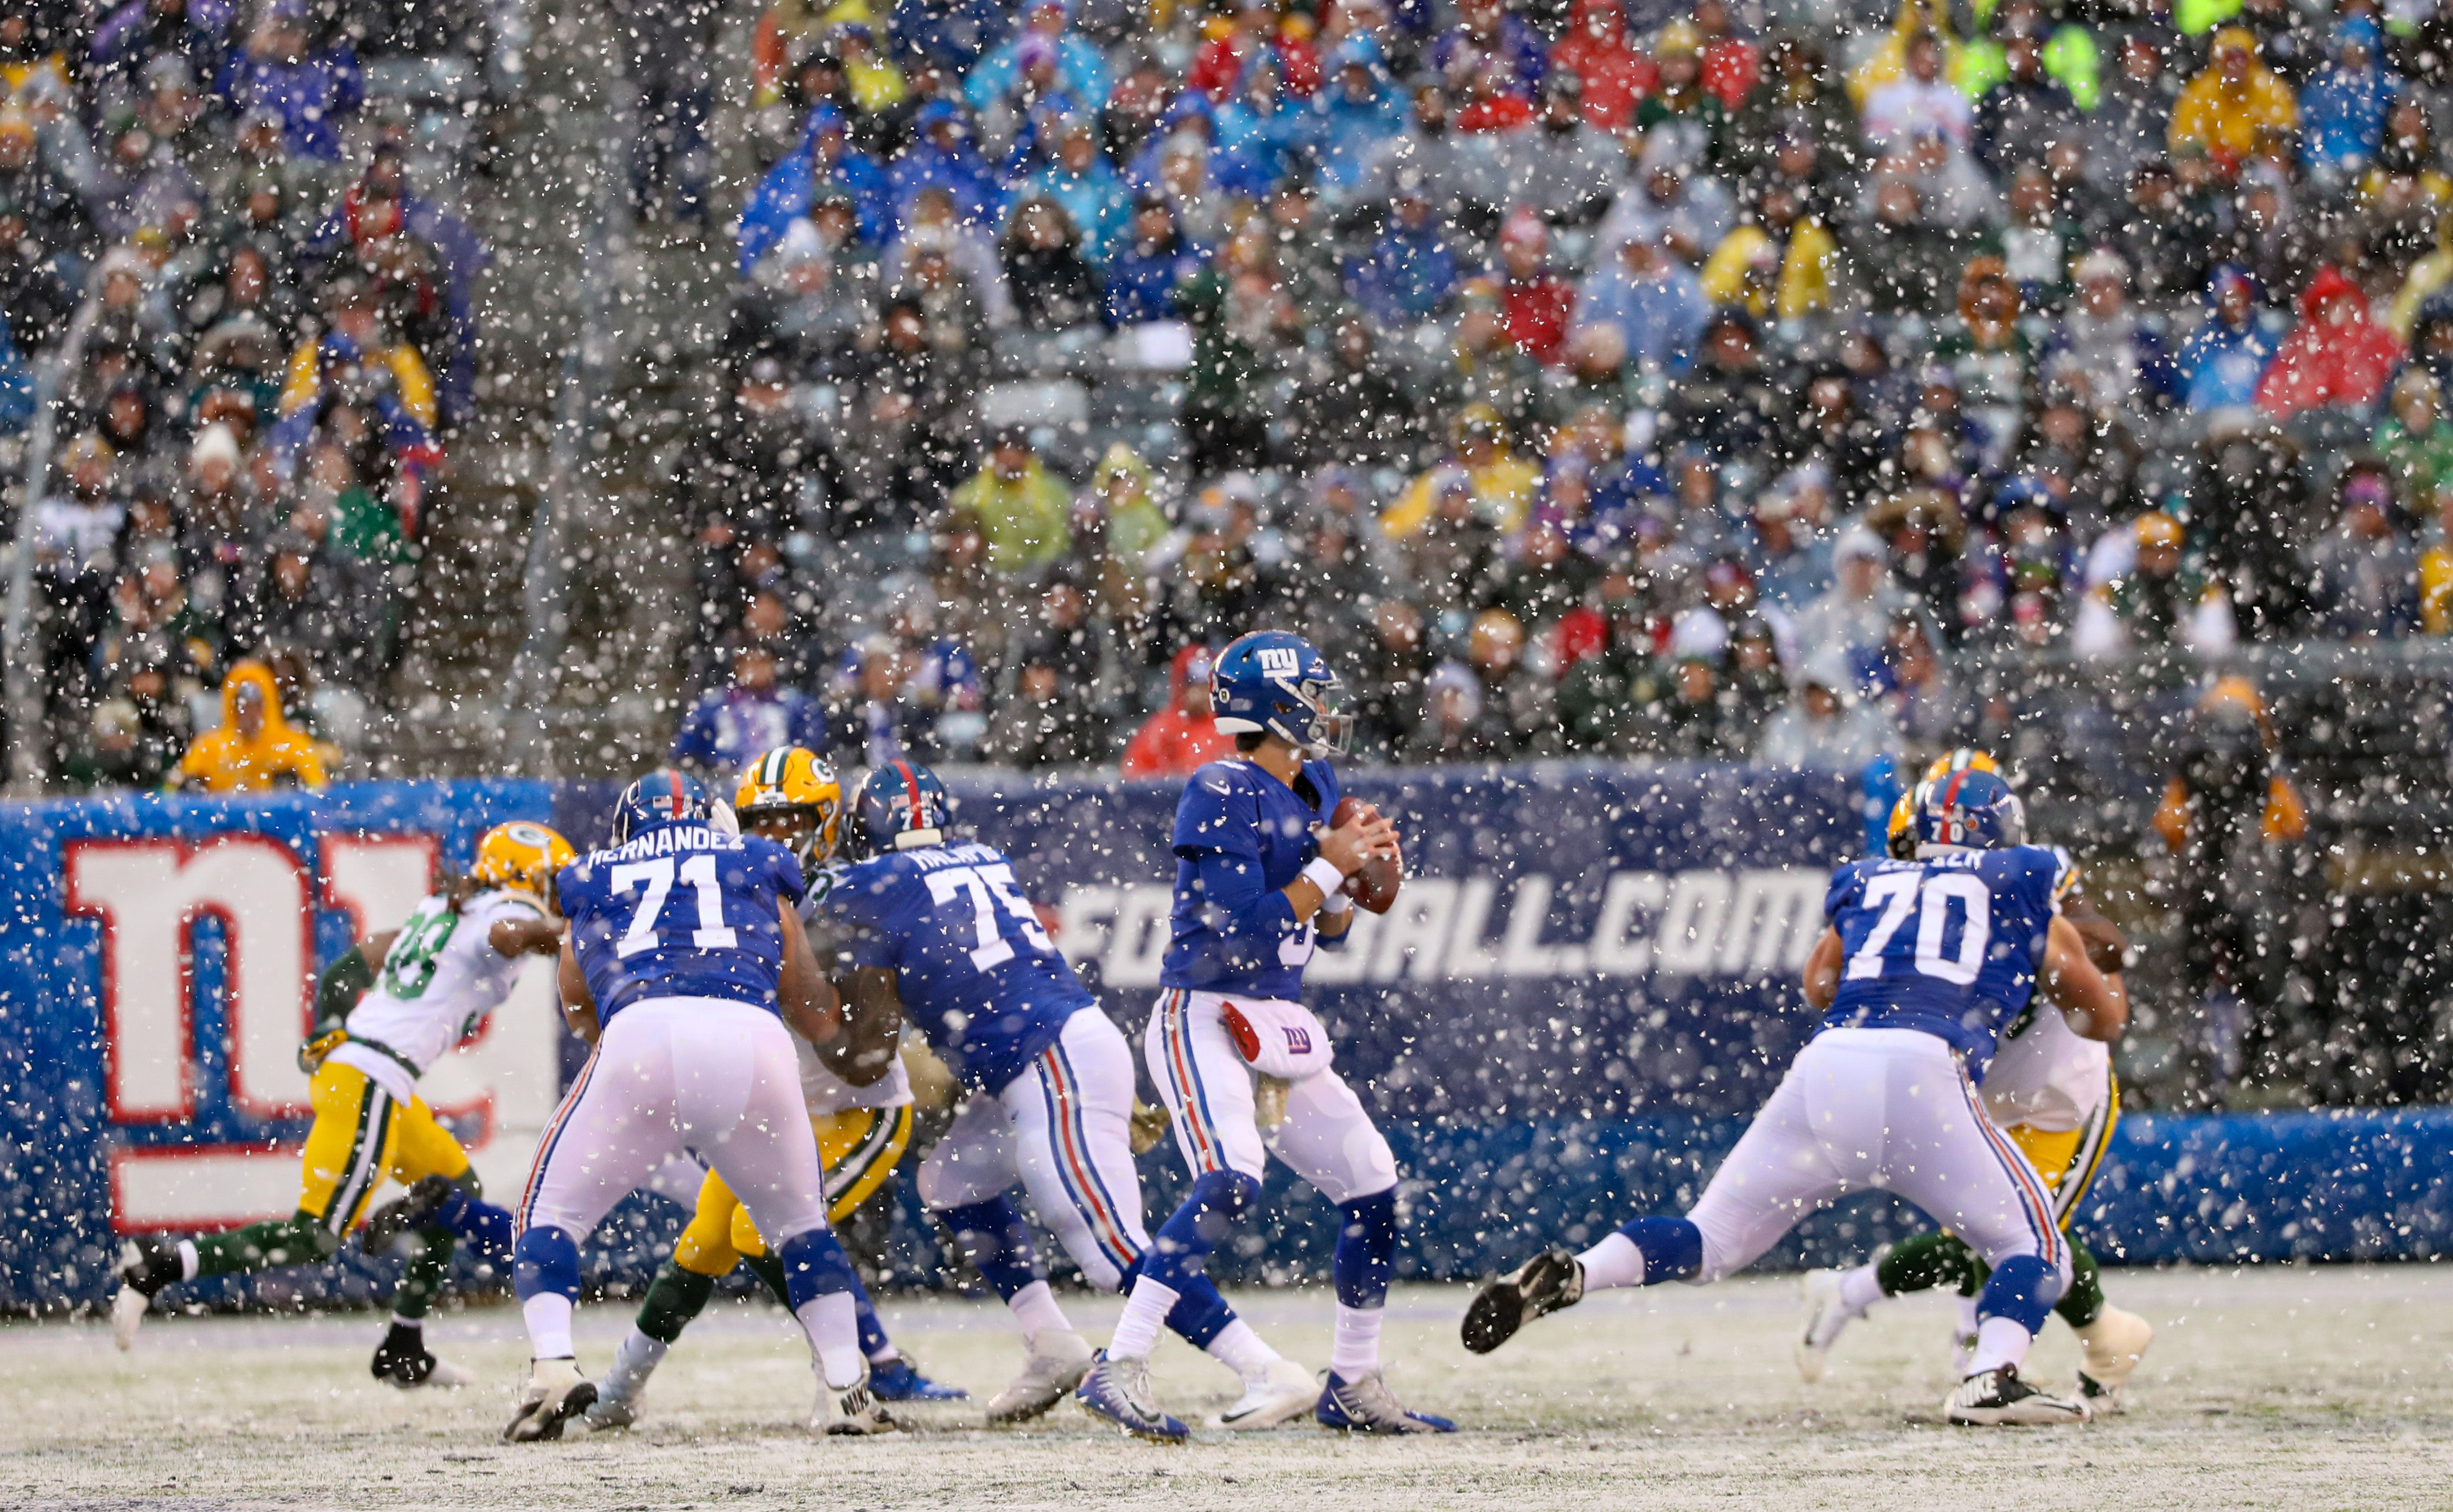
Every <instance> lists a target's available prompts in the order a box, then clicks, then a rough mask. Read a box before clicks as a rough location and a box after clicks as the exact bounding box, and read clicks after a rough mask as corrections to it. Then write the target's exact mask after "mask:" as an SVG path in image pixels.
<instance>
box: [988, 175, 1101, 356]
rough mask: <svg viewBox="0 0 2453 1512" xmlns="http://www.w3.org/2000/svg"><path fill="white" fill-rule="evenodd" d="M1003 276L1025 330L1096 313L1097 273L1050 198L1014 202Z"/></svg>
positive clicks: (1082, 321)
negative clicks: (1019, 203) (1016, 204)
mask: <svg viewBox="0 0 2453 1512" xmlns="http://www.w3.org/2000/svg"><path fill="white" fill-rule="evenodd" d="M1005 279H1006V283H1007V287H1009V288H1012V289H1013V291H1014V308H1015V314H1016V315H1017V317H1019V319H1020V320H1021V322H1022V326H1023V328H1024V329H1026V330H1039V331H1057V330H1070V329H1073V328H1076V327H1080V326H1088V325H1094V324H1096V323H1097V322H1098V320H1099V318H1100V314H1101V307H1100V294H1099V283H1098V279H1097V278H1096V277H1095V276H1094V275H1093V274H1092V273H1091V271H1090V265H1089V264H1088V263H1087V262H1085V261H1084V260H1083V257H1082V249H1081V248H1080V247H1078V246H1076V245H1075V240H1074V230H1073V227H1072V224H1071V223H1070V222H1069V221H1067V219H1066V216H1065V211H1064V209H1063V208H1061V207H1060V206H1058V205H1057V203H1056V202H1055V201H1054V200H1050V199H1028V200H1025V201H1023V202H1022V204H1021V205H1019V206H1017V207H1016V208H1015V209H1014V212H1013V226H1012V229H1009V230H1007V232H1006V236H1005Z"/></svg>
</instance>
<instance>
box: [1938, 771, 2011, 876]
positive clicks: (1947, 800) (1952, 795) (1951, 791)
mask: <svg viewBox="0 0 2453 1512" xmlns="http://www.w3.org/2000/svg"><path fill="white" fill-rule="evenodd" d="M1914 797H1915V801H1916V820H1915V825H1916V847H1917V854H1918V855H1920V856H1922V855H1924V854H1925V853H1926V851H1927V848H1928V847H1938V848H1944V849H1951V850H2002V849H2004V848H2007V847H2008V846H2024V845H2025V844H2026V843H2027V810H2026V806H2024V805H2023V804H2021V803H2020V802H2019V795H2018V794H2017V793H2016V792H2014V791H2012V790H2011V787H2010V785H2009V784H2008V783H2006V782H2004V781H2003V780H2002V778H2001V777H2000V776H1998V775H1996V774H1995V773H1992V772H1988V771H1984V770H1983V769H1981V768H1978V767H1973V766H1968V767H1962V768H1961V769H1960V770H1958V771H1955V772H1951V773H1948V774H1947V775H1945V776H1941V777H1928V778H1926V779H1925V781H1924V782H1921V783H1919V784H1917V787H1916V792H1915V794H1914Z"/></svg>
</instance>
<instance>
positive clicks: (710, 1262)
mask: <svg viewBox="0 0 2453 1512" xmlns="http://www.w3.org/2000/svg"><path fill="white" fill-rule="evenodd" d="M843 806H844V804H843V784H842V782H841V780H840V779H838V778H837V777H836V776H835V772H834V768H833V767H832V766H828V764H827V763H826V762H825V761H823V760H821V759H820V758H819V757H818V756H817V754H816V753H815V752H813V751H810V750H808V749H805V748H803V747H801V746H777V747H775V748H774V749H772V750H768V751H762V752H760V753H759V754H758V755H757V756H756V757H754V758H752V759H751V760H750V762H749V763H748V765H747V766H744V767H742V769H741V781H740V783H739V784H738V785H737V786H735V788H734V789H733V794H732V811H733V814H734V817H736V818H737V819H738V820H739V821H740V823H741V828H742V831H743V833H745V834H751V835H760V836H763V837H765V838H766V839H768V840H772V841H774V842H775V843H776V844H777V845H779V846H784V847H785V848H786V849H788V850H789V851H791V853H792V854H793V855H794V856H795V857H797V858H798V859H799V861H800V863H801V874H802V876H804V877H805V878H807V879H808V883H809V893H808V897H807V898H806V899H805V900H803V902H802V905H801V917H802V920H803V923H804V924H807V923H808V921H809V919H810V916H811V915H813V914H815V913H816V912H817V911H818V910H820V909H821V908H823V907H824V906H825V899H826V894H827V893H828V891H829V890H830V889H831V888H832V886H833V885H834V883H835V881H836V879H837V878H838V877H839V876H840V871H839V870H838V869H830V868H832V867H833V863H834V859H835V853H836V848H837V846H838V845H839V844H840V841H841V838H842V834H843ZM817 954H819V955H820V956H823V955H824V954H825V952H824V951H819V952H817ZM896 1039H897V1037H896V1034H895V1031H894V1024H893V1022H892V1021H891V1020H889V1021H888V1022H887V1023H885V1024H884V1025H883V1032H878V1031H877V1028H876V1026H874V1025H869V1024H866V1023H864V1022H863V1021H862V1020H861V1019H860V1018H858V1017H857V1016H855V1017H854V1019H853V1020H852V1022H850V1023H849V1024H848V1025H846V1028H845V1032H844V1033H842V1034H838V1035H836V1036H835V1037H834V1038H833V1039H831V1040H829V1041H828V1042H827V1043H826V1044H824V1045H816V1044H810V1043H809V1042H808V1041H807V1040H804V1039H801V1038H799V1037H798V1036H795V1037H794V1039H793V1042H792V1047H793V1049H794V1050H795V1051H796V1052H797V1053H798V1055H799V1057H800V1068H801V1099H802V1102H803V1103H804V1104H807V1106H808V1110H809V1129H810V1132H811V1133H812V1134H814V1135H815V1136H816V1137H817V1141H818V1160H819V1163H820V1164H822V1165H823V1166H824V1167H825V1169H826V1184H827V1221H828V1223H830V1224H837V1225H840V1224H844V1223H845V1222H847V1221H848V1220H849V1219H850V1217H851V1215H852V1214H853V1213H854V1212H855V1211H856V1210H858V1208H859V1207H860V1205H861V1204H863V1203H866V1202H868V1200H869V1199H871V1198H872V1197H875V1196H876V1195H877V1194H878V1193H879V1192H881V1191H883V1190H885V1189H886V1184H887V1180H888V1178H890V1177H892V1176H893V1174H894V1168H895V1166H896V1165H898V1164H901V1163H902V1160H903V1156H904V1152H905V1151H907V1150H908V1149H909V1148H910V1147H911V1122H912V1113H911V1105H912V1096H911V1075H910V1073H909V1072H908V1071H907V1070H906V1069H905V1068H904V1064H903V1058H902V1056H901V1055H900V1054H898V1053H897V1044H896ZM736 1264H743V1265H747V1266H748V1267H749V1268H750V1269H751V1270H752V1271H754V1272H755V1273H756V1274H757V1276H758V1278H759V1279H760V1280H761V1281H763V1282H765V1283H767V1286H768V1290H770V1291H772V1292H773V1293H774V1294H775V1298H776V1300H777V1301H778V1302H782V1303H786V1304H787V1305H789V1303H790V1299H789V1297H788V1293H787V1289H786V1286H785V1281H784V1268H783V1264H782V1263H781V1262H780V1261H778V1260H777V1259H776V1258H775V1252H774V1251H773V1250H772V1249H770V1248H769V1247H768V1245H767V1243H766V1241H765V1239H764V1237H763V1236H761V1235H760V1234H759V1232H758V1227H757V1224H754V1223H752V1222H751V1221H750V1217H749V1214H748V1210H747V1209H746V1208H744V1207H743V1206H742V1205H741V1201H740V1199H739V1198H737V1197H735V1196H734V1195H733V1193H732V1188H731V1187H729V1186H727V1185H726V1184H725V1182H724V1178H723V1177H722V1176H719V1175H717V1174H716V1173H715V1172H713V1171H709V1172H708V1173H707V1175H706V1177H705V1178H704V1179H703V1180H702V1181H701V1182H700V1184H699V1191H698V1204H697V1207H696V1209H695V1211H693V1212H692V1214H691V1216H690V1222H689V1226H688V1227H687V1228H685V1229H683V1230H682V1235H681V1238H680V1239H679V1240H677V1241H675V1242H674V1244H673V1253H672V1258H671V1259H670V1260H668V1261H666V1262H665V1263H664V1264H663V1265H662V1266H661V1267H659V1268H658V1269H657V1271H656V1277H655V1280H654V1282H653V1283H650V1284H649V1285H648V1294H647V1296H645V1297H643V1298H641V1299H640V1302H639V1313H638V1317H637V1319H636V1321H635V1322H634V1323H632V1324H631V1328H630V1332H629V1334H628V1336H627V1337H626V1338H624V1340H623V1341H622V1343H621V1344H620V1345H619V1346H617V1347H616V1348H615V1350H614V1354H613V1367H612V1368H611V1369H610V1370H608V1371H607V1372H606V1373H605V1374H604V1375H603V1376H601V1377H599V1378H598V1379H597V1382H596V1401H595V1402H594V1403H593V1404H591V1405H590V1406H589V1407H588V1411H587V1414H586V1417H585V1421H586V1422H587V1424H588V1426H589V1427H590V1428H600V1429H601V1428H615V1427H627V1426H628V1425H629V1424H630V1423H631V1422H634V1421H635V1420H636V1418H637V1416H638V1402H639V1394H640V1392H641V1391H643V1390H644V1389H646V1387H647V1383H648V1377H649V1376H651V1375H653V1374H654V1372H655V1369H656V1366H657V1365H658V1364H659V1363H662V1362H663V1360H664V1358H665V1351H666V1350H668V1348H670V1347H671V1346H672V1344H673V1343H674V1342H675V1341H676V1340H678V1339H679V1338H680V1337H681V1334H682V1330H683V1329H684V1328H686V1327H688V1325H689V1323H690V1320H692V1319H693V1318H696V1317H697V1316H698V1315H699V1313H700V1312H701V1311H702V1310H704V1309H705V1307H706V1306H707V1303H708V1297H709V1296H710V1295H711V1294H712V1292H713V1290H714V1287H715V1283H716V1282H717V1281H718V1280H720V1279H722V1278H723V1277H724V1276H726V1275H727V1274H728V1273H729V1272H730V1271H731V1270H732V1268H733V1266H734V1265H736ZM858 1305H859V1317H860V1346H861V1353H862V1354H864V1355H865V1356H867V1357H868V1389H869V1394H870V1395H872V1396H874V1397H876V1398H877V1399H878V1400H879V1401H881V1402H956V1401H960V1400H962V1399H963V1398H964V1397H965V1396H967V1395H968V1393H967V1392H964V1391H961V1390H959V1389H956V1388H953V1387H949V1386H941V1385H939V1384H937V1383H935V1382H933V1381H930V1380H928V1379H927V1377H926V1376H923V1375H922V1374H921V1373H920V1372H919V1370H918V1369H917V1368H916V1367H915V1366H914V1365H913V1364H912V1363H911V1362H909V1361H908V1360H906V1359H905V1358H903V1354H902V1352H901V1351H900V1350H898V1349H897V1348H895V1346H894V1343H893V1341H892V1340H890V1339H888V1338H887V1333H886V1327H885V1325H884V1323H881V1322H880V1321H879V1320H878V1316H877V1309H876V1308H875V1307H873V1306H871V1305H870V1304H869V1301H868V1295H867V1293H866V1291H865V1290H864V1291H863V1293H862V1294H861V1295H860V1297H859V1302H858Z"/></svg>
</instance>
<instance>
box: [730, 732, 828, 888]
mask: <svg viewBox="0 0 2453 1512" xmlns="http://www.w3.org/2000/svg"><path fill="white" fill-rule="evenodd" d="M732 811H733V813H734V814H735V815H737V816H738V817H739V818H740V820H741V826H742V827H743V828H744V829H746V830H751V831H755V830H756V827H757V826H756V823H755V822H756V821H757V820H759V819H761V818H787V819H798V820H801V821H803V828H802V829H801V831H800V833H799V834H798V836H797V837H796V838H794V839H792V840H789V841H787V842H785V844H786V845H787V846H789V847H790V849H791V852H792V854H794V855H795V856H798V857H800V858H801V869H802V871H804V872H806V873H808V875H809V876H812V877H814V876H816V875H817V874H818V871H819V870H820V868H822V867H824V866H826V865H828V863H830V862H832V861H833V860H834V859H835V847H836V846H838V845H840V844H841V843H842V841H843V783H842V781H841V780H840V779H838V778H837V777H836V776H835V769H834V768H833V767H832V766H828V765H827V763H826V762H825V761H824V760H823V759H822V758H820V757H819V756H818V755H817V754H816V753H815V752H813V751H810V750H808V749H807V748H805V747H803V746H776V747H775V748H774V749H773V750H770V751H767V752H765V753H763V754H761V755H760V756H758V757H757V758H756V759H755V760H753V761H752V762H750V763H749V765H748V766H745V767H743V768H742V769H741V784H740V786H737V787H735V788H734V789H733V791H732Z"/></svg>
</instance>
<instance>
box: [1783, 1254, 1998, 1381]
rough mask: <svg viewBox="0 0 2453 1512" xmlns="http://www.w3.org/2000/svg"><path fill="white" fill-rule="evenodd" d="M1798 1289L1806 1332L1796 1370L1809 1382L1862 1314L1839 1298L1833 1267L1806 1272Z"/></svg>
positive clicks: (1800, 1338) (1817, 1378)
mask: <svg viewBox="0 0 2453 1512" xmlns="http://www.w3.org/2000/svg"><path fill="white" fill-rule="evenodd" d="M1799 1290H1800V1292H1801V1293H1802V1294H1803V1295H1804V1296H1805V1332H1804V1333H1802V1334H1800V1335H1798V1339H1797V1373H1798V1374H1799V1375H1801V1376H1803V1377H1805V1380H1806V1381H1807V1382H1808V1383H1813V1382H1817V1381H1820V1380H1822V1379H1823V1367H1824V1366H1825V1364H1826V1363H1829V1361H1830V1358H1831V1346H1832V1345H1833V1344H1835V1343H1839V1341H1840V1330H1841V1329H1843V1328H1845V1327H1847V1326H1848V1325H1849V1324H1850V1323H1854V1322H1855V1321H1856V1320H1857V1319H1859V1318H1861V1317H1863V1316H1865V1315H1864V1314H1862V1313H1860V1312H1858V1311H1857V1310H1856V1309H1855V1308H1853V1307H1851V1306H1849V1305H1848V1304H1847V1303H1845V1302H1844V1301H1842V1300H1841V1297H1840V1272H1838V1271H1836V1270H1809V1271H1807V1272H1806V1273H1805V1282H1804V1283H1803V1284H1802V1285H1801V1286H1800V1287H1799ZM1963 1374H1964V1372H1963Z"/></svg>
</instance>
